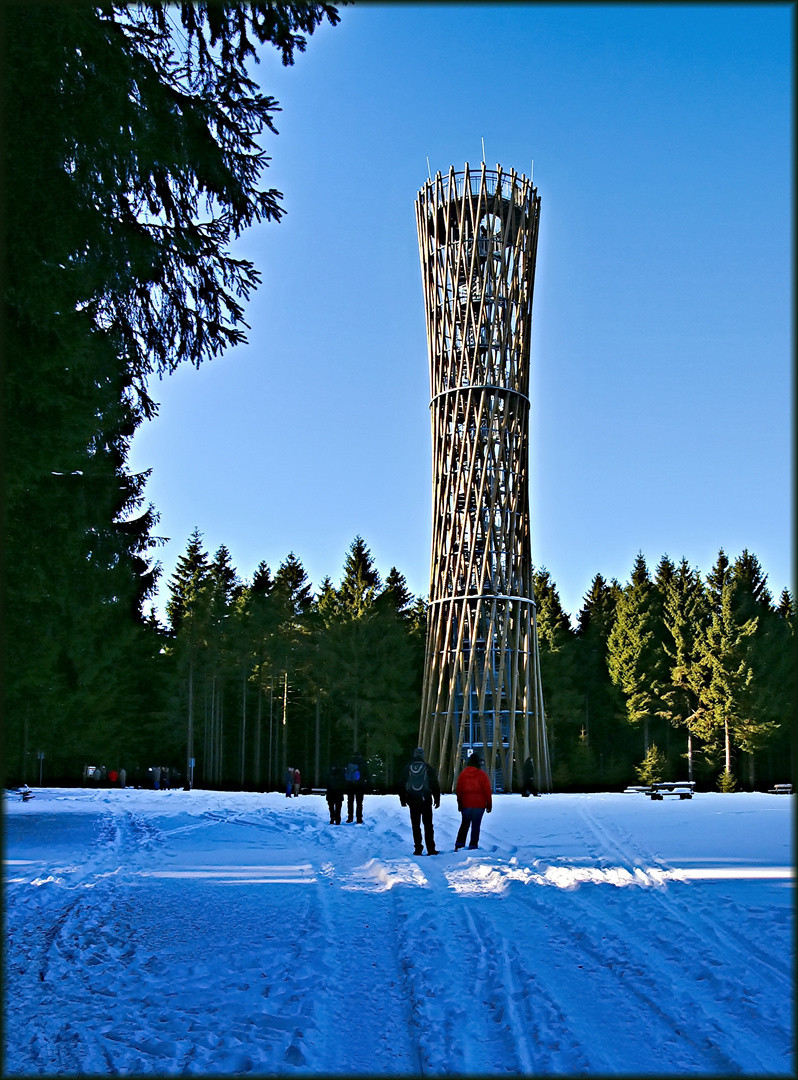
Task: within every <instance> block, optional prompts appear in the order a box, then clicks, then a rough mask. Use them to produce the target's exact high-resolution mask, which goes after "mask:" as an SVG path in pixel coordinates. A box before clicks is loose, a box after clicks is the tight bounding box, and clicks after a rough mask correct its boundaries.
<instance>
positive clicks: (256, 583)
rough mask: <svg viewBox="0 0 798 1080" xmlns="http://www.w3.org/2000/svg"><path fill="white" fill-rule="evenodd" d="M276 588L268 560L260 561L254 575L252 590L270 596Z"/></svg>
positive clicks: (256, 593)
mask: <svg viewBox="0 0 798 1080" xmlns="http://www.w3.org/2000/svg"><path fill="white" fill-rule="evenodd" d="M273 588H274V578H273V577H272V572H271V570H270V569H269V567H268V565H267V563H266V562H264V561H263V560H261V561H260V562H259V563H258V566H257V569H256V570H255V573H254V574H253V575H252V592H253V593H254V594H255V595H256V596H268V595H269V593H270V592H271V591H272V589H273Z"/></svg>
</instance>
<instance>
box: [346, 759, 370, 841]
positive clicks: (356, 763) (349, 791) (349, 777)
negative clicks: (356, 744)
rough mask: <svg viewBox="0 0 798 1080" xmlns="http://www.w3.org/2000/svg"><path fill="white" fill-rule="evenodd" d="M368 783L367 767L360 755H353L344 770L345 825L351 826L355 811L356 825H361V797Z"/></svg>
mask: <svg viewBox="0 0 798 1080" xmlns="http://www.w3.org/2000/svg"><path fill="white" fill-rule="evenodd" d="M368 782H369V771H368V766H367V765H366V763H365V761H364V760H363V758H362V757H361V755H360V754H357V753H356V754H353V755H352V758H351V760H350V762H349V764H348V765H347V766H346V768H345V769H344V784H345V786H346V821H347V824H351V822H352V821H353V815H354V812H355V810H356V811H357V824H358V825H362V824H363V795H364V793H365V790H366V785H367V784H368Z"/></svg>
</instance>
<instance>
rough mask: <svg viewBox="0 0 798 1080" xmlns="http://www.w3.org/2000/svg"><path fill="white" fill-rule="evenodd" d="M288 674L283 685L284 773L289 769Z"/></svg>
mask: <svg viewBox="0 0 798 1080" xmlns="http://www.w3.org/2000/svg"><path fill="white" fill-rule="evenodd" d="M287 721H288V672H287V671H286V673H285V682H284V683H283V772H284V773H285V772H286V771H287V769H288V723H287Z"/></svg>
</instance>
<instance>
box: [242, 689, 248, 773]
mask: <svg viewBox="0 0 798 1080" xmlns="http://www.w3.org/2000/svg"><path fill="white" fill-rule="evenodd" d="M246 745H247V672H246V668H245V669H244V677H243V680H242V689H241V790H242V791H243V790H244V766H245V762H246Z"/></svg>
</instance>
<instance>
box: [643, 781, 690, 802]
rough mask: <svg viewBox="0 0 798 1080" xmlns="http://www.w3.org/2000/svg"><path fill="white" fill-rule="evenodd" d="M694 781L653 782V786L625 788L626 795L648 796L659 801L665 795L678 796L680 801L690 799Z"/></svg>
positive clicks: (644, 785)
mask: <svg viewBox="0 0 798 1080" xmlns="http://www.w3.org/2000/svg"><path fill="white" fill-rule="evenodd" d="M694 788H695V780H655V781H654V783H653V784H638V785H632V786H631V787H628V788H626V793H629V794H631V793H636V794H640V795H648V797H649V798H650V799H652V800H657V801H659V800H660V799H664V797H665V796H666V795H678V796H679V798H680V799H692V797H693V790H694Z"/></svg>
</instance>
